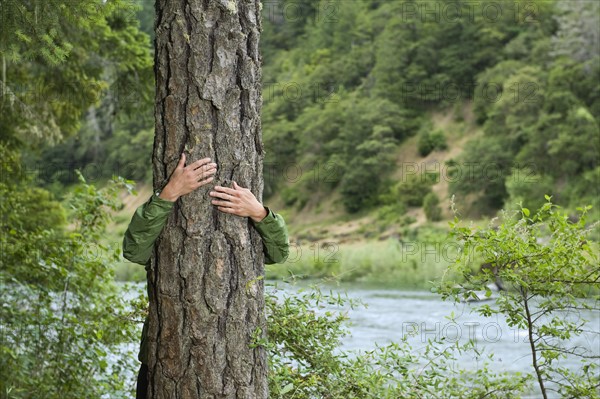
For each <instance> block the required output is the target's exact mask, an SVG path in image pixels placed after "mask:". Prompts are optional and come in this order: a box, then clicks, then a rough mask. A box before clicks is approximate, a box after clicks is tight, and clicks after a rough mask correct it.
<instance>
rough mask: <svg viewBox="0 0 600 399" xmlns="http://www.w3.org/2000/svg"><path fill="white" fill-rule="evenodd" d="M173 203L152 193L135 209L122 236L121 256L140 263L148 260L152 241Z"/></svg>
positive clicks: (159, 230)
mask: <svg viewBox="0 0 600 399" xmlns="http://www.w3.org/2000/svg"><path fill="white" fill-rule="evenodd" d="M173 204H174V203H173V202H170V201H167V200H164V199H162V198H160V197H158V196H157V195H156V194H153V195H152V197H151V198H150V199H149V200H148V201H147V202H146V203H145V204H144V205H142V206H140V207H139V208H138V209H137V210H136V211H135V213H134V215H133V217H132V219H131V222H130V223H129V226H128V227H127V231H126V232H125V237H124V238H123V256H124V257H125V258H126V259H128V260H130V261H131V262H134V263H138V264H142V265H144V264H146V263H147V262H148V260H149V259H150V256H151V255H152V249H153V247H154V242H155V241H156V239H157V238H158V236H159V235H160V233H161V231H162V229H163V227H164V225H165V223H166V221H167V219H168V217H169V214H170V213H171V209H172V208H173Z"/></svg>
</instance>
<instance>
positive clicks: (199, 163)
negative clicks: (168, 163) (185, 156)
mask: <svg viewBox="0 0 600 399" xmlns="http://www.w3.org/2000/svg"><path fill="white" fill-rule="evenodd" d="M208 163H210V158H202V159H199V160H197V161H196V162H194V163H192V164H191V165H189V166H188V168H190V169H192V170H196V169H198V168H200V167H202V166H204V165H206V164H208Z"/></svg>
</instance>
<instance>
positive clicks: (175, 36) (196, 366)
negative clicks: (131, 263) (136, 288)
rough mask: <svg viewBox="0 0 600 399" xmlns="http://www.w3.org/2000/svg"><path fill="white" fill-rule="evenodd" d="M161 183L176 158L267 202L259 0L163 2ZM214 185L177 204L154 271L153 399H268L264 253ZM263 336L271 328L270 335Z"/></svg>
mask: <svg viewBox="0 0 600 399" xmlns="http://www.w3.org/2000/svg"><path fill="white" fill-rule="evenodd" d="M156 12H157V20H156V43H155V45H156V54H155V75H156V108H155V116H156V136H155V142H154V158H153V165H154V188H155V189H159V188H161V187H162V186H163V185H164V184H165V183H166V182H167V180H168V178H169V176H170V174H171V172H172V171H173V169H174V168H175V166H176V164H177V162H178V160H179V157H180V154H181V153H182V152H184V151H185V152H186V156H187V159H188V163H190V162H192V161H195V160H198V159H201V158H204V157H210V158H211V159H212V160H213V161H215V162H216V163H217V176H216V179H215V182H214V183H215V184H220V185H227V186H231V181H232V180H234V181H236V182H237V183H238V184H240V185H241V186H245V187H248V188H250V189H251V190H252V192H253V193H254V194H255V195H256V196H257V198H259V199H260V198H261V197H262V188H263V180H262V159H263V153H262V141H261V126H260V109H261V87H260V77H261V69H260V54H259V47H258V41H259V32H260V1H258V0H236V1H233V0H157V1H156ZM213 186H214V184H210V185H208V186H205V187H202V188H200V189H199V190H197V191H195V192H193V193H191V194H188V195H187V196H184V197H182V198H180V199H179V200H178V202H177V203H176V205H175V207H174V211H173V212H172V214H171V216H170V218H169V220H168V222H167V225H166V226H165V229H164V230H163V233H162V235H161V237H160V238H159V240H158V242H157V246H156V252H155V255H154V257H153V260H152V262H151V267H150V270H149V273H148V280H149V281H148V283H149V297H150V298H149V299H150V322H149V334H148V339H149V368H150V387H149V394H148V397H149V398H177V399H180V398H252V399H261V398H266V397H267V396H268V392H267V391H268V389H267V388H268V387H267V364H266V352H265V350H264V349H263V348H262V347H256V348H252V347H251V344H252V340H253V335H254V333H255V331H257V330H258V329H260V330H261V331H263V332H264V330H265V320H264V317H265V316H264V295H263V284H262V279H261V277H262V275H263V273H264V266H263V253H262V244H261V241H260V237H259V236H258V234H257V232H256V231H255V230H254V229H253V228H252V227H251V225H250V223H249V220H248V219H246V218H240V217H237V216H233V215H228V214H224V213H219V212H218V211H217V210H216V208H214V207H213V206H212V205H211V204H210V197H209V196H208V192H209V190H210V189H211V188H212V187H213ZM263 335H264V333H263Z"/></svg>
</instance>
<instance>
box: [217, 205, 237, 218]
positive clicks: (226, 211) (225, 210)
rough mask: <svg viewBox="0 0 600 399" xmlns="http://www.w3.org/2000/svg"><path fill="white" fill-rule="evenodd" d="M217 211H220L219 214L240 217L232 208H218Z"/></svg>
mask: <svg viewBox="0 0 600 399" xmlns="http://www.w3.org/2000/svg"><path fill="white" fill-rule="evenodd" d="M217 209H218V210H219V211H221V212H225V213H230V214H232V215H238V216H240V215H239V211H238V210H236V209H234V208H227V207H224V206H219V207H217Z"/></svg>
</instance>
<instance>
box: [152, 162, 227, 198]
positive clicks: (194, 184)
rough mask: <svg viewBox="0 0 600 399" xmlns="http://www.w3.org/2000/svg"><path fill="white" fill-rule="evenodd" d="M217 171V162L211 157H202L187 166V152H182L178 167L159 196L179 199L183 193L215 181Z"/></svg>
mask: <svg viewBox="0 0 600 399" xmlns="http://www.w3.org/2000/svg"><path fill="white" fill-rule="evenodd" d="M216 172H217V164H216V163H211V162H210V158H204V159H200V160H198V161H196V162H194V163H192V164H190V165H188V166H185V154H181V159H180V160H179V163H178V164H177V167H176V168H175V170H174V171H173V173H172V174H171V177H170V178H169V182H168V183H167V185H166V186H165V188H164V189H163V190H162V191H161V193H160V194H159V197H160V198H162V199H165V200H167V201H173V202H174V201H177V199H178V198H179V197H181V196H182V195H186V194H189V193H191V192H192V191H194V190H196V189H198V188H200V187H202V186H204V185H206V184H208V183H210V182H211V181H213V175H214V174H215V173H216Z"/></svg>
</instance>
